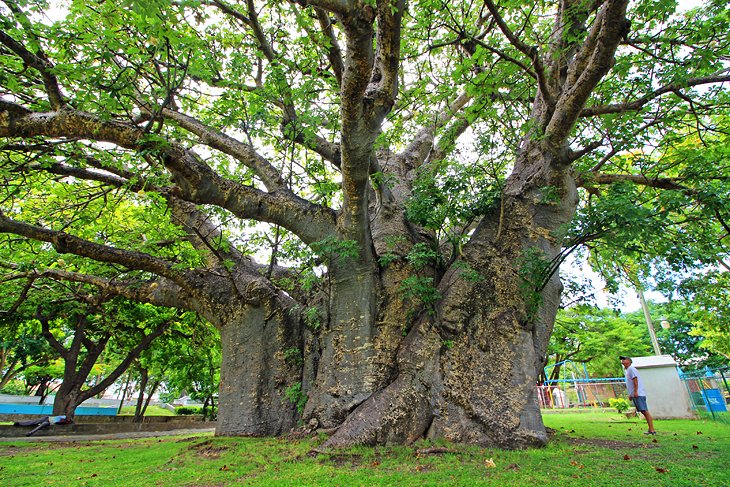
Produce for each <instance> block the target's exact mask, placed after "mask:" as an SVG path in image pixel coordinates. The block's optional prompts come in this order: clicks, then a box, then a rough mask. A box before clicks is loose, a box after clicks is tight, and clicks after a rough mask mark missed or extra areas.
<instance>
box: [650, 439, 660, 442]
mask: <svg viewBox="0 0 730 487" xmlns="http://www.w3.org/2000/svg"><path fill="white" fill-rule="evenodd" d="M651 442H652V443H659V440H657V439H656V438H654V439H653V440H651Z"/></svg>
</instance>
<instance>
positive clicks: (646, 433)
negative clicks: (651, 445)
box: [644, 431, 656, 435]
mask: <svg viewBox="0 0 730 487" xmlns="http://www.w3.org/2000/svg"><path fill="white" fill-rule="evenodd" d="M644 434H645V435H655V434H656V431H644Z"/></svg>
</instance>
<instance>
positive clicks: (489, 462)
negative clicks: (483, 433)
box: [484, 458, 497, 468]
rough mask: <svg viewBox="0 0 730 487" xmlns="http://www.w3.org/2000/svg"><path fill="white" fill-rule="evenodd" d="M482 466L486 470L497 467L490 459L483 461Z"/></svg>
mask: <svg viewBox="0 0 730 487" xmlns="http://www.w3.org/2000/svg"><path fill="white" fill-rule="evenodd" d="M484 466H485V467H487V468H494V467H496V466H497V464H495V463H494V460H492V459H491V458H487V459H486V460H484Z"/></svg>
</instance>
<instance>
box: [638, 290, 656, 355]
mask: <svg viewBox="0 0 730 487" xmlns="http://www.w3.org/2000/svg"><path fill="white" fill-rule="evenodd" d="M636 293H637V294H638V295H639V303H641V309H642V311H644V319H645V320H646V326H647V327H648V328H649V338H651V346H652V347H654V355H661V354H662V350H661V349H660V348H659V342H658V341H657V339H656V333H655V332H654V323H653V322H652V321H651V315H650V314H649V306H647V305H646V300H645V299H644V292H643V291H642V290H641V287H639V286H636Z"/></svg>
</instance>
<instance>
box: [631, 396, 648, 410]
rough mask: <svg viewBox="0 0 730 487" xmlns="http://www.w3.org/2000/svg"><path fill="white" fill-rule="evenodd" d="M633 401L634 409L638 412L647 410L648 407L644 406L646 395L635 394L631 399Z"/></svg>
mask: <svg viewBox="0 0 730 487" xmlns="http://www.w3.org/2000/svg"><path fill="white" fill-rule="evenodd" d="M631 401H633V403H634V406H636V410H637V411H638V412H640V413H643V412H644V411H648V410H649V408H648V407H647V406H646V396H636V397H634V398H632V399H631Z"/></svg>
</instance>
